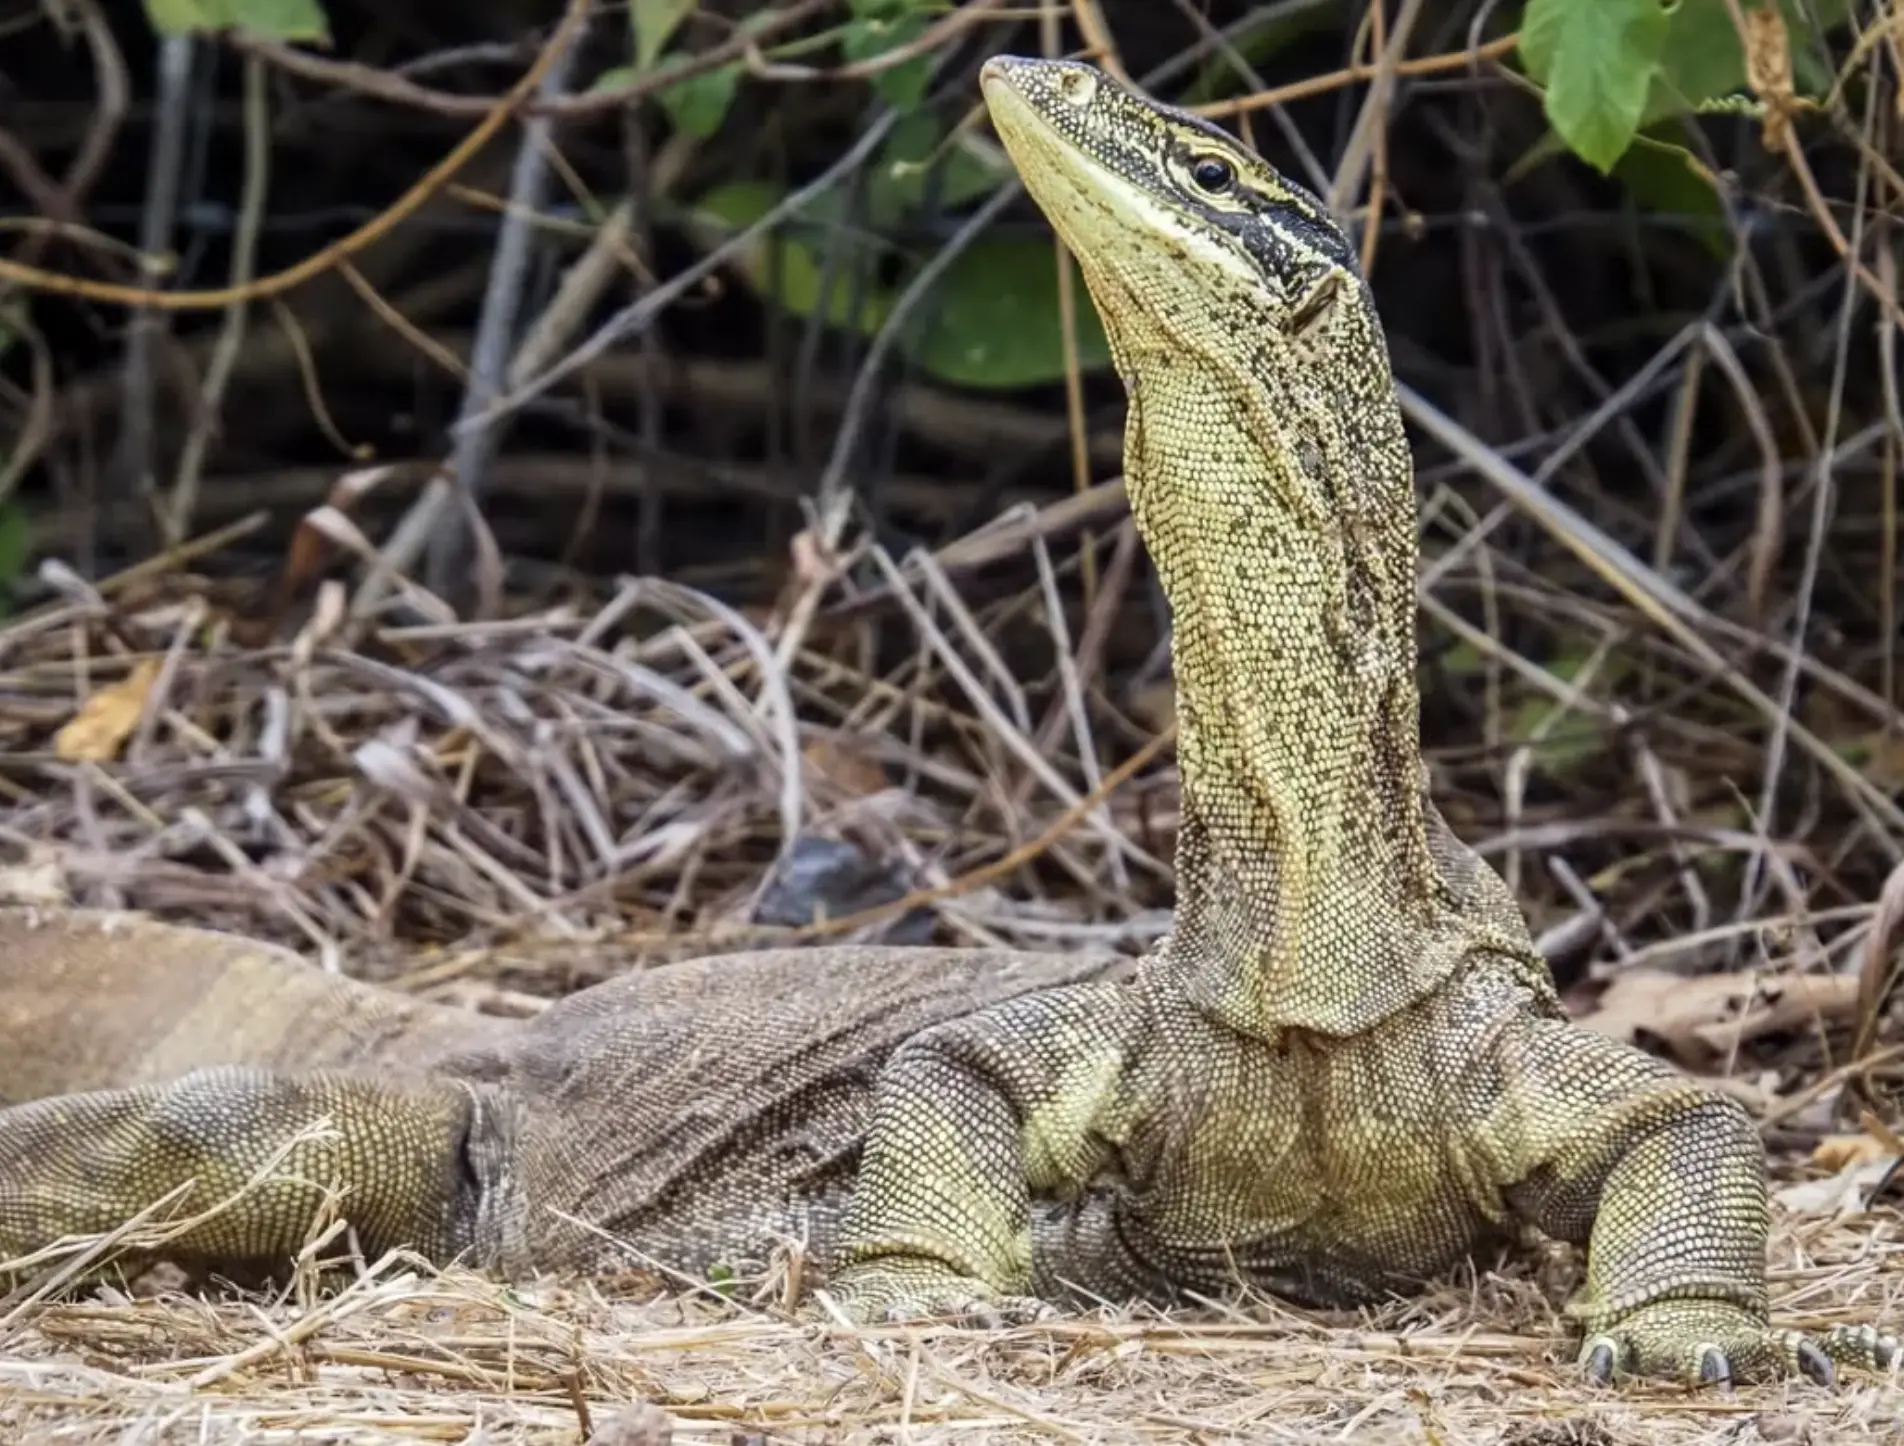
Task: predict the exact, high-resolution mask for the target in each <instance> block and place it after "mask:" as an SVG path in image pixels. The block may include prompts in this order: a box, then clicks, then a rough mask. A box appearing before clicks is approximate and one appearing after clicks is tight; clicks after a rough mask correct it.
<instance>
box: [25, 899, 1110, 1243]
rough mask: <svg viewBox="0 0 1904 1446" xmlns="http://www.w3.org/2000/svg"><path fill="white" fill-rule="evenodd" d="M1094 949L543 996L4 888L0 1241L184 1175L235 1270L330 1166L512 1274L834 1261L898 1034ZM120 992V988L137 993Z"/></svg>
mask: <svg viewBox="0 0 1904 1446" xmlns="http://www.w3.org/2000/svg"><path fill="white" fill-rule="evenodd" d="M1124 967H1126V966H1125V965H1124V963H1123V962H1122V961H1119V960H1114V959H1110V958H1105V957H1099V958H1091V957H1089V956H1080V957H1070V956H1062V955H1047V954H1017V953H1010V952H1007V951H998V950H966V949H935V948H917V949H899V948H890V949H887V948H875V947H847V948H831V949H826V948H821V949H799V950H763V951H759V952H755V953H746V954H739V955H733V956H728V957H723V958H718V959H708V960H689V961H686V962H684V963H679V964H671V965H667V966H665V967H662V968H657V969H651V970H636V971H632V972H629V973H626V974H621V975H617V976H616V977H613V978H610V979H608V980H605V981H604V982H602V983H600V984H597V985H594V986H593V987H591V988H588V989H585V990H582V991H580V992H578V993H575V994H571V995H569V996H567V997H566V998H564V999H561V1000H558V1001H556V1002H555V1003H554V1004H552V1005H551V1006H550V1007H549V1008H548V1009H547V1010H545V1011H543V1012H542V1013H541V1014H538V1015H537V1016H535V1017H534V1018H533V1019H528V1020H516V1019H500V1018H491V1017H487V1016H482V1015H478V1014H475V1013H474V1012H471V1011H465V1010H460V1009H455V1008H450V1007H447V1006H441V1005H432V1004H428V1003H423V1002H420V1001H416V1000H412V999H407V998H404V997H403V996H400V995H397V994H395V993H393V992H391V991H388V990H383V989H378V988H375V987H373V986H371V985H367V984H361V983H357V982H355V981H352V980H348V979H344V978H341V977H337V976H333V975H326V974H322V973H320V972H319V971H317V970H315V969H313V968H311V967H310V966H308V965H306V964H305V963H303V961H301V960H300V959H298V958H297V956H295V955H293V954H291V953H289V952H288V951H282V950H278V949H275V948H273V947H270V946H267V945H262V944H259V943H256V942H253V941H250V940H245V939H240V938H236V937H234V936H231V935H226V934H221V933H216V932H214V931H211V930H204V929H193V928H185V927H180V926H175V925H168V924H162V923H159V922H156V921H154V920H151V919H149V918H144V917H141V916H138V915H131V914H119V913H112V912H105V911H87V910H73V911H59V912H52V911H43V910H36V909H5V910H0V1045H4V1048H0V1106H5V1107H4V1108H0V1260H5V1259H7V1258H9V1257H10V1256H12V1255H14V1254H16V1253H23V1252H25V1251H27V1250H31V1249H38V1248H40V1247H42V1246H44V1245H46V1244H48V1243H50V1242H52V1241H54V1240H57V1239H58V1238H59V1237H61V1236H64V1235H69V1234H93V1233H99V1232H103V1231H106V1230H110V1229H112V1228H113V1227H115V1226H116V1225H117V1224H118V1223H119V1222H121V1221H122V1220H124V1219H126V1218H127V1217H128V1216H130V1215H132V1214H134V1213H135V1212H137V1211H138V1210H140V1209H141V1208H143V1207H144V1206H145V1205H147V1204H148V1203H149V1202H151V1201H153V1200H155V1199H157V1198H159V1197H161V1196H163V1195H164V1194H165V1193H166V1192H168V1191H170V1190H172V1189H174V1188H177V1187H180V1186H182V1185H184V1184H186V1183H187V1182H188V1181H190V1180H196V1181H197V1182H198V1184H197V1188H196V1189H194V1190H193V1192H192V1193H191V1195H190V1197H189V1199H188V1200H187V1202H185V1203H186V1206H187V1208H188V1209H190V1210H197V1209H203V1208H204V1207H205V1206H207V1205H209V1204H211V1203H213V1202H214V1201H217V1200H219V1199H220V1198H222V1197H223V1196H225V1195H227V1194H230V1193H231V1192H233V1191H235V1190H237V1189H238V1188H239V1187H241V1186H243V1185H245V1184H246V1182H247V1181H249V1180H251V1179H252V1178H253V1177H254V1176H255V1175H257V1174H259V1173H260V1172H261V1171H263V1170H265V1168H266V1167H267V1166H272V1165H273V1164H274V1157H275V1156H277V1155H278V1153H279V1152H280V1151H282V1150H284V1149H285V1148H286V1147H287V1146H292V1145H293V1142H294V1141H295V1140H296V1139H297V1137H298V1136H299V1134H300V1132H303V1131H307V1130H309V1129H310V1128H311V1127H312V1126H315V1125H317V1124H318V1123H319V1122H320V1121H326V1122H328V1123H329V1125H330V1126H331V1127H332V1128H331V1129H330V1130H329V1131H328V1132H327V1133H323V1134H320V1135H318V1136H317V1137H316V1138H313V1139H310V1140H309V1141H307V1142H306V1143H302V1144H296V1145H295V1146H294V1148H293V1149H292V1153H291V1155H290V1156H289V1157H287V1158H286V1159H283V1160H281V1161H276V1162H275V1164H276V1170H277V1173H278V1174H281V1175H292V1176H295V1177H297V1178H296V1179H295V1180H287V1181H286V1182H285V1183H276V1182H275V1181H274V1183H271V1184H269V1185H267V1186H265V1187H264V1188H263V1189H262V1190H260V1191H258V1192H257V1193H255V1194H254V1195H252V1196H250V1197H248V1198H247V1199H246V1200H245V1201H244V1202H242V1203H240V1204H239V1205H238V1206H236V1207H234V1208H233V1209H231V1210H229V1211H226V1212H224V1213H221V1214H220V1215H218V1216H217V1217H215V1218H214V1219H212V1220H210V1221H208V1222H207V1223H206V1224H205V1225H203V1226H202V1227H200V1228H196V1229H194V1230H192V1231H191V1232H189V1233H187V1234H185V1235H183V1236H181V1237H179V1238H177V1239H174V1240H173V1241H171V1242H170V1243H169V1244H168V1246H167V1248H166V1252H165V1253H166V1255H167V1257H168V1258H170V1259H173V1260H176V1261H179V1262H180V1263H183V1264H188V1265H202V1266H206V1267H215V1268H220V1269H227V1270H232V1271H237V1272H251V1271H268V1270H271V1269H274V1268H276V1267H279V1266H281V1265H282V1264H283V1263H284V1262H286V1261H288V1260H289V1259H290V1258H291V1257H292V1256H293V1255H295V1254H296V1252H297V1251H298V1249H299V1248H300V1246H301V1244H302V1243H303V1241H304V1239H305V1237H306V1233H307V1231H308V1229H309V1226H310V1223H311V1221H312V1219H313V1216H314V1214H315V1213H316V1210H317V1207H318V1205H319V1203H320V1199H321V1196H322V1192H323V1190H324V1188H325V1187H326V1186H328V1185H330V1184H332V1183H333V1182H335V1183H338V1184H341V1185H344V1186H346V1187H348V1189H349V1191H350V1194H349V1196H348V1197H347V1203H346V1205H345V1209H344V1213H345V1214H346V1215H347V1216H348V1217H349V1218H350V1220H351V1222H352V1224H353V1226H355V1227H356V1229H357V1230H358V1233H359V1236H360V1238H361V1240H362V1242H363V1245H364V1248H365V1249H366V1250H367V1251H369V1252H371V1253H372V1254H376V1253H380V1252H382V1251H384V1250H386V1249H390V1248H394V1247H400V1246H401V1247H408V1248H411V1249H414V1250H417V1251H418V1252H420V1253H421V1254H423V1255H425V1256H427V1257H429V1258H431V1259H435V1260H439V1261H447V1260H450V1259H452V1258H460V1259H462V1260H464V1261H465V1262H467V1263H470V1264H473V1265H476V1266H480V1267H484V1268H488V1269H493V1270H498V1271H500V1272H503V1273H505V1274H509V1275H515V1274H520V1273H523V1272H525V1271H533V1270H548V1269H585V1270H586V1269H593V1268H597V1267H601V1266H604V1265H607V1264H611V1263H615V1262H620V1263H622V1264H631V1263H640V1262H642V1261H644V1260H646V1261H652V1262H658V1263H660V1264H662V1265H664V1266H667V1267H670V1268H672V1269H675V1270H681V1271H690V1272H705V1271H707V1270H708V1269H710V1268H711V1267H714V1266H716V1265H719V1266H723V1267H727V1268H730V1269H738V1268H745V1267H747V1266H749V1265H753V1264H757V1263H759V1262H761V1261H763V1260H764V1259H765V1258H766V1256H767V1255H768V1253H769V1252H770V1251H771V1250H772V1249H773V1248H774V1246H775V1245H776V1244H777V1243H779V1242H781V1241H783V1240H792V1241H798V1242H801V1243H802V1244H803V1246H804V1248H806V1249H807V1250H809V1251H811V1252H812V1253H813V1254H814V1255H815V1256H816V1258H818V1259H821V1260H824V1258H825V1256H826V1254H827V1253H828V1251H829V1250H830V1249H831V1247H832V1244H833V1241H834V1238H835V1236H836V1234H837V1222H838V1218H839V1214H840V1208H841V1206H842V1205H843V1203H844V1199H845V1196H846V1191H847V1190H848V1188H849V1187H850V1185H851V1182H852V1178H853V1167H854V1164H855V1159H856V1146H857V1142H858V1139H859V1137H860V1135H861V1134H862V1133H863V1131H864V1128H865V1123H866V1119H867V1117H868V1115H869V1113H870V1109H871V1100H872V1089H873V1083H874V1081H875V1079H876V1078H877V1075H878V1071H879V1067H880V1065H881V1064H882V1063H883V1061H884V1059H885V1057H886V1055H887V1054H888V1053H890V1051H891V1049H892V1048H893V1047H894V1045H896V1044H897V1043H898V1042H899V1041H901V1040H903V1039H905V1038H908V1037H910V1036H911V1035H913V1034H915V1033H917V1032H918V1031H919V1030H921V1029H924V1028H927V1027H929V1026H930V1025H932V1024H934V1023H936V1022H940V1021H943V1020H945V1019H948V1018H951V1017H953V1016H955V1015H957V1014H959V1013H961V1012H967V1011H970V1010H972V1009H975V1008H978V1007H981V1006H983V1005H984V1004H987V1003H992V1002H997V1001H1001V1000H1005V999H1009V998H1012V997H1014V996H1016V995H1018V994H1020V993H1023V992H1025V991H1027V990H1032V989H1037V988H1042V987H1049V986H1051V985H1054V984H1062V983H1069V982H1077V981H1083V980H1089V979H1093V978H1097V977H1101V976H1104V975H1106V974H1110V973H1115V972H1116V971H1118V970H1119V969H1122V968H1124ZM131 1001H136V1002H137V1007H128V1004H129V1002H131Z"/></svg>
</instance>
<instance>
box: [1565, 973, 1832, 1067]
mask: <svg viewBox="0 0 1904 1446" xmlns="http://www.w3.org/2000/svg"><path fill="white" fill-rule="evenodd" d="M1857 1005H1858V981H1857V979H1856V978H1855V977H1854V976H1852V975H1846V974H1698V975H1692V976H1686V975H1680V974H1670V973H1667V972H1666V971H1665V970H1662V969H1628V970H1625V971H1623V972H1622V973H1620V974H1618V975H1616V976H1615V977H1614V980H1613V982H1612V983H1611V984H1609V985H1608V986H1607V989H1606V992H1605V993H1603V994H1602V995H1601V996H1600V1000H1599V1003H1598V1004H1597V1005H1596V1006H1595V1007H1594V1008H1593V1009H1592V1010H1590V1011H1589V1012H1588V1013H1586V1014H1585V1015H1583V1016H1581V1018H1580V1021H1579V1022H1580V1023H1581V1024H1582V1025H1584V1026H1586V1027H1587V1028H1588V1029H1591V1030H1595V1031H1597V1032H1598V1033H1600V1034H1608V1035H1611V1036H1613V1037H1614V1038H1615V1039H1623V1040H1625V1041H1627V1042H1628V1043H1629V1044H1634V1043H1639V1042H1640V1041H1641V1040H1642V1039H1644V1038H1652V1039H1657V1040H1659V1041H1660V1042H1661V1043H1662V1044H1663V1045H1664V1046H1665V1047H1666V1049H1667V1051H1668V1053H1670V1054H1671V1056H1672V1058H1673V1059H1674V1060H1675V1061H1676V1062H1677V1063H1679V1064H1681V1065H1683V1066H1685V1067H1686V1068H1687V1069H1695V1070H1704V1069H1710V1068H1712V1067H1713V1066H1714V1065H1715V1064H1718V1063H1720V1062H1721V1061H1722V1060H1724V1058H1725V1057H1726V1056H1727V1055H1729V1054H1730V1053H1731V1052H1732V1051H1733V1050H1734V1049H1736V1048H1737V1047H1738V1046H1740V1045H1743V1044H1746V1043H1749V1042H1750V1041H1752V1040H1754V1039H1757V1038H1759V1037H1761V1036H1763V1035H1767V1034H1781V1033H1784V1032H1786V1031H1788V1030H1793V1029H1800V1028H1806V1027H1809V1026H1810V1025H1811V1024H1812V1022H1813V1021H1814V1020H1822V1021H1823V1022H1824V1023H1826V1024H1839V1023H1843V1022H1845V1021H1847V1020H1849V1019H1851V1018H1852V1017H1853V1016H1854V1015H1855V1014H1856V1012H1857Z"/></svg>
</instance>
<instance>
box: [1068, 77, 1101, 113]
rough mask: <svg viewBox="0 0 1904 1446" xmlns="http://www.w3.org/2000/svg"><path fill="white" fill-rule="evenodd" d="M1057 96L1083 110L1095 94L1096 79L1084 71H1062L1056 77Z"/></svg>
mask: <svg viewBox="0 0 1904 1446" xmlns="http://www.w3.org/2000/svg"><path fill="white" fill-rule="evenodd" d="M1058 94H1059V95H1061V96H1063V97H1064V98H1065V99H1066V100H1067V101H1069V102H1070V103H1071V104H1072V105H1074V106H1076V107H1077V108H1078V109H1079V110H1083V109H1084V108H1085V107H1086V106H1088V105H1089V104H1090V103H1091V97H1092V96H1094V95H1096V94H1097V77H1096V76H1094V75H1092V74H1091V73H1090V72H1089V71H1086V70H1066V71H1062V72H1060V73H1059V75H1058Z"/></svg>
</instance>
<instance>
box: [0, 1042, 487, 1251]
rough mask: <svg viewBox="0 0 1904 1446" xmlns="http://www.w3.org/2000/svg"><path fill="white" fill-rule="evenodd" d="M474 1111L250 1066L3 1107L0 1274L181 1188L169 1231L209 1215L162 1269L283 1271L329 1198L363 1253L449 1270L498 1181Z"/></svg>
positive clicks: (364, 1083) (377, 1085)
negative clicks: (444, 1265) (486, 1189)
mask: <svg viewBox="0 0 1904 1446" xmlns="http://www.w3.org/2000/svg"><path fill="white" fill-rule="evenodd" d="M476 1114H477V1107H476V1100H475V1097H474V1096H473V1095H472V1094H471V1092H470V1091H469V1090H466V1089H464V1088H463V1087H462V1086H461V1085H459V1084H456V1083H454V1082H451V1081H436V1080H416V1081H392V1080H389V1079H378V1078H372V1077H369V1076H366V1075H358V1074H353V1073H345V1072H341V1071H312V1072H305V1073H284V1072H279V1071H274V1070H268V1069H262V1068H254V1067H250V1066H226V1067H217V1068H210V1069H202V1070H196V1071H194V1072H192V1073H190V1074H187V1075H184V1076H182V1077H180V1078H179V1079H177V1080H174V1081H172V1082H170V1083H166V1084H158V1085H148V1086H139V1087H134V1088H123V1089H109V1090H95V1091H90V1092H86V1093H82V1094H68V1095H56V1096H52V1097H49V1098H47V1099H41V1100H34V1101H31V1102H29V1103H27V1104H21V1105H15V1106H12V1107H10V1108H7V1109H4V1110H0V1264H4V1263H5V1262H7V1261H9V1260H15V1259H18V1258H20V1257H24V1256H27V1255H28V1254H29V1253H31V1252H36V1251H38V1250H41V1249H42V1248H44V1247H46V1246H49V1245H52V1244H54V1243H56V1242H58V1241H59V1240H60V1239H62V1238H63V1237H67V1236H74V1235H94V1234H100V1233H104V1232H106V1231H110V1230H112V1229H114V1228H116V1227H117V1226H119V1225H120V1224H121V1223H123V1222H124V1221H125V1220H127V1219H128V1218H129V1217H131V1216H133V1215H135V1214H137V1213H138V1212H140V1211H141V1210H143V1209H145V1208H147V1207H148V1206H150V1205H152V1204H154V1203H155V1202H157V1201H159V1200H161V1199H164V1198H165V1197H167V1196H168V1195H170V1194H171V1192H173V1191H175V1190H183V1192H184V1193H183V1194H182V1196H181V1198H179V1199H178V1200H177V1201H176V1202H174V1203H173V1204H172V1205H171V1206H170V1207H169V1208H168V1209H167V1211H166V1212H165V1218H167V1219H171V1220H174V1221H176V1220H180V1219H183V1218H185V1217H189V1216H194V1215H198V1214H201V1213H205V1212H208V1211H211V1212H212V1213H210V1214H209V1215H208V1216H207V1218H205V1219H204V1220H202V1221H200V1222H199V1223H196V1224H194V1225H192V1226H191V1227H190V1228H189V1229H186V1230H185V1231H184V1232H183V1233H181V1234H180V1235H178V1236H177V1237H176V1238H173V1239H171V1240H170V1241H168V1243H167V1244H166V1245H165V1246H164V1248H163V1250H162V1251H161V1252H160V1253H161V1254H162V1255H163V1257H164V1258H166V1259H169V1260H173V1261H175V1262H177V1263H179V1264H182V1265H188V1266H206V1267H215V1268H225V1269H233V1268H236V1269H243V1270H259V1271H266V1272H273V1271H277V1270H280V1269H282V1268H283V1267H285V1266H286V1265H288V1264H289V1262H290V1260H291V1258H292V1257H293V1256H294V1255H295V1254H296V1253H297V1251H298V1250H299V1249H300V1247H301V1246H302V1244H303V1242H304V1240H305V1238H306V1234H307V1232H308V1231H309V1229H310V1226H311V1223H312V1221H313V1219H314V1217H315V1215H316V1213H317V1211H318V1209H319V1207H320V1206H321V1204H322V1202H323V1199H324V1197H325V1194H326V1192H327V1191H328V1190H330V1189H332V1188H333V1187H341V1188H342V1190H343V1196H342V1200H341V1202H340V1206H339V1211H340V1213H341V1214H342V1215H343V1216H345V1217H346V1218H347V1219H348V1220H349V1221H350V1222H351V1223H352V1225H353V1226H354V1227H355V1228H356V1229H357V1231H358V1233H359V1236H360V1238H361V1239H362V1241H363V1243H364V1245H365V1248H366V1249H368V1250H371V1251H373V1252H381V1251H382V1250H385V1249H388V1248H391V1247H396V1246H407V1247H410V1248H413V1249H415V1250H417V1251H418V1252H420V1253H422V1254H425V1255H427V1256H429V1257H431V1258H433V1259H436V1260H446V1259H448V1258H449V1257H451V1256H453V1255H455V1254H456V1253H457V1252H458V1251H459V1250H462V1249H464V1248H465V1247H467V1246H468V1245H469V1244H470V1243H471V1240H470V1236H471V1234H472V1226H473V1223H474V1222H475V1221H476V1220H478V1219H479V1218H480V1216H481V1215H482V1214H483V1210H484V1207H483V1202H482V1201H481V1199H480V1198H478V1197H480V1196H481V1194H482V1193H483V1192H482V1189H481V1185H480V1179H481V1177H482V1176H486V1175H495V1174H499V1173H503V1172H500V1171H493V1170H491V1169H489V1168H486V1167H485V1164H484V1160H483V1156H484V1153H485V1151H486V1150H489V1149H490V1147H491V1146H492V1145H493V1144H494V1141H493V1140H489V1141H485V1140H483V1139H480V1138H479V1139H476V1140H474V1141H472V1133H473V1131H472V1126H473V1124H474V1122H475V1116H476ZM474 1133H476V1134H478V1135H481V1134H483V1133H485V1132H482V1131H476V1132H474ZM472 1145H473V1146H474V1150H473V1153H472ZM221 1204H222V1205H223V1208H221V1209H218V1210H216V1211H212V1207H214V1206H219V1205H221Z"/></svg>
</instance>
